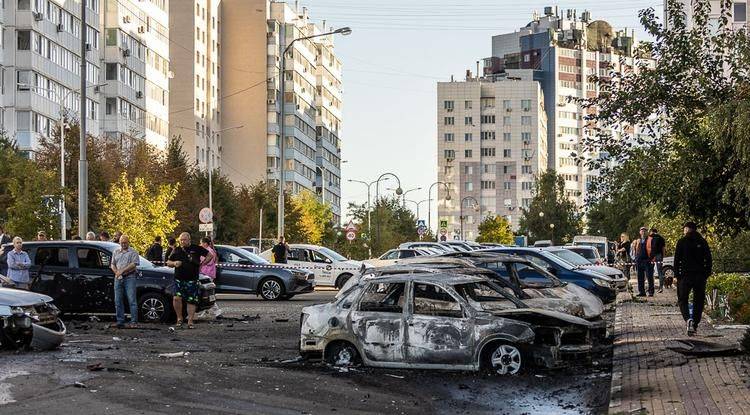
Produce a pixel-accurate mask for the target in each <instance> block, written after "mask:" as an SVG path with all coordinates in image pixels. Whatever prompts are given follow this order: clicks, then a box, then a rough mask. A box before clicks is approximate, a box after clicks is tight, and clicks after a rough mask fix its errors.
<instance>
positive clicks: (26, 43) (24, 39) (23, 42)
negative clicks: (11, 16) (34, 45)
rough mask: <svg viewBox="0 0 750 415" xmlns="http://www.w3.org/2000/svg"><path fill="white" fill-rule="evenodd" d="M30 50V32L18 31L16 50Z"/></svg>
mask: <svg viewBox="0 0 750 415" xmlns="http://www.w3.org/2000/svg"><path fill="white" fill-rule="evenodd" d="M30 49H31V31H30V30H19V31H18V50H30Z"/></svg>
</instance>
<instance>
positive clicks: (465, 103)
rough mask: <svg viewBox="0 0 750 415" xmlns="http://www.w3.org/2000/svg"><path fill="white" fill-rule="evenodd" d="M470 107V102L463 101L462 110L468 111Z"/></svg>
mask: <svg viewBox="0 0 750 415" xmlns="http://www.w3.org/2000/svg"><path fill="white" fill-rule="evenodd" d="M471 107H472V104H471V101H464V109H466V110H470V109H471Z"/></svg>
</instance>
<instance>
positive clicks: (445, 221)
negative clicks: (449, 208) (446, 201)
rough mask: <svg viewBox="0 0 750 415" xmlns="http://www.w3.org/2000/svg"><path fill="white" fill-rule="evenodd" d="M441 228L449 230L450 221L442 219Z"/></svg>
mask: <svg viewBox="0 0 750 415" xmlns="http://www.w3.org/2000/svg"><path fill="white" fill-rule="evenodd" d="M440 227H441V228H447V227H448V220H447V219H440Z"/></svg>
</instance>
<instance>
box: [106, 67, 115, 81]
mask: <svg viewBox="0 0 750 415" xmlns="http://www.w3.org/2000/svg"><path fill="white" fill-rule="evenodd" d="M104 78H105V79H106V80H108V81H116V80H117V64H116V63H107V64H105V66H104Z"/></svg>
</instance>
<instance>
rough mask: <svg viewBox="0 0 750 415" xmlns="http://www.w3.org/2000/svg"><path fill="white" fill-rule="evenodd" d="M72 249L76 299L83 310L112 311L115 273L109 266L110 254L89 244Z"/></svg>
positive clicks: (113, 307) (95, 311) (113, 306)
mask: <svg viewBox="0 0 750 415" xmlns="http://www.w3.org/2000/svg"><path fill="white" fill-rule="evenodd" d="M74 249H75V251H76V254H75V256H74V259H75V260H76V264H74V267H75V270H76V272H75V274H74V275H73V279H74V282H75V285H76V286H77V287H78V289H79V292H78V301H80V303H81V306H82V308H83V310H85V311H87V312H94V313H104V312H112V310H114V309H115V298H114V295H115V292H114V286H115V274H114V272H112V269H111V268H110V266H111V261H112V255H111V254H110V253H109V252H105V251H103V250H101V249H99V248H95V247H91V246H82V247H76V248H74ZM131 278H132V277H131ZM136 278H137V277H136Z"/></svg>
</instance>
